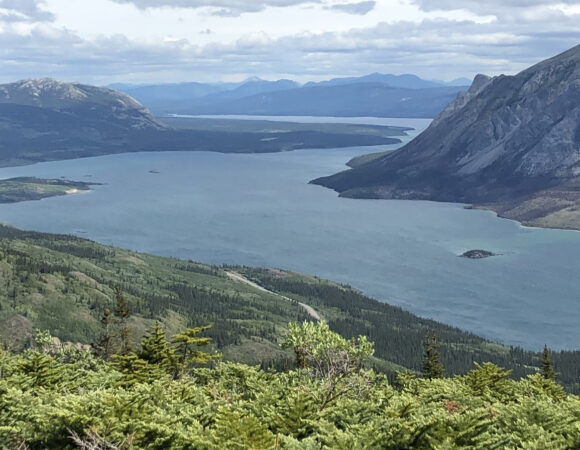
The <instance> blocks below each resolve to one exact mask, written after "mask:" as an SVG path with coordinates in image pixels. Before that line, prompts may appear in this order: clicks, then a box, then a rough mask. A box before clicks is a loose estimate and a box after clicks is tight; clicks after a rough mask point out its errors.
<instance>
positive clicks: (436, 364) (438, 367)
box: [423, 332, 445, 379]
mask: <svg viewBox="0 0 580 450" xmlns="http://www.w3.org/2000/svg"><path fill="white" fill-rule="evenodd" d="M424 346H425V354H424V360H423V377H424V378H428V379H433V378H443V377H444V376H445V370H444V369H443V364H442V363H441V355H440V354H439V343H438V342H437V336H436V335H435V332H430V333H429V332H428V333H427V334H426V335H425V344H424Z"/></svg>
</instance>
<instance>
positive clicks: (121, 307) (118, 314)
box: [113, 286, 131, 355]
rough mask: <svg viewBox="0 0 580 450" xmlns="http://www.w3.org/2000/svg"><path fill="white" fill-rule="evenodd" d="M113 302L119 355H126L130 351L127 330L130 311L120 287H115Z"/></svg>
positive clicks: (129, 337)
mask: <svg viewBox="0 0 580 450" xmlns="http://www.w3.org/2000/svg"><path fill="white" fill-rule="evenodd" d="M115 301H116V304H115V309H114V310H113V315H114V316H115V318H116V319H117V321H118V327H119V331H118V337H119V354H121V355H126V354H128V353H129V352H130V351H131V329H130V328H129V317H130V315H131V310H130V309H129V305H128V304H127V301H126V300H125V297H124V296H123V291H122V290H121V287H120V286H116V287H115Z"/></svg>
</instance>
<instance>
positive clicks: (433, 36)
mask: <svg viewBox="0 0 580 450" xmlns="http://www.w3.org/2000/svg"><path fill="white" fill-rule="evenodd" d="M578 44H580V0H562V1H559V0H461V1H460V0H362V1H361V0H0V55H1V57H0V64H1V70H0V82H10V81H15V80H19V79H25V78H37V77H54V78H58V79H61V80H64V81H79V82H84V83H92V84H101V85H102V84H109V83H114V82H123V83H135V84H147V83H162V82H182V81H200V82H216V81H241V80H243V79H245V78H247V77H251V76H259V77H261V78H265V79H279V78H291V79H294V80H297V81H299V82H306V81H310V80H315V81H318V80H323V79H329V78H333V77H338V76H358V75H364V74H368V73H372V72H380V73H393V74H402V73H414V74H417V75H419V76H421V77H422V78H425V79H438V80H446V81H450V80H452V79H454V78H458V77H467V78H472V77H473V76H474V75H476V74H477V73H485V74H488V75H498V74H500V73H505V74H514V73H517V72H519V71H520V70H522V69H524V68H526V67H528V66H530V65H532V64H534V63H536V62H539V61H541V60H542V59H545V58H548V57H550V56H553V55H556V54H557V53H560V52H562V51H564V50H567V49H568V48H570V47H573V46H574V45H578Z"/></svg>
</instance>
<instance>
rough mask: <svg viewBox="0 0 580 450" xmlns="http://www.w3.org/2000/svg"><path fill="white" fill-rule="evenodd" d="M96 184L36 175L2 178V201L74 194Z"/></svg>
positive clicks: (0, 193)
mask: <svg viewBox="0 0 580 450" xmlns="http://www.w3.org/2000/svg"><path fill="white" fill-rule="evenodd" d="M96 184H98V183H85V182H82V181H70V180H62V179H44V178H35V177H18V178H8V179H6V180H0V203H17V202H25V201H28V200H40V199H43V198H47V197H55V196H57V195H66V194H74V193H77V192H79V191H89V190H90V186H92V185H96Z"/></svg>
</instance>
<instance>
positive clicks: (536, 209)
mask: <svg viewBox="0 0 580 450" xmlns="http://www.w3.org/2000/svg"><path fill="white" fill-rule="evenodd" d="M579 174H580V46H576V47H574V48H572V49H570V50H568V51H566V52H564V53H562V54H560V55H558V56H555V57H553V58H551V59H548V60H546V61H543V62H541V63H539V64H536V65H535V66H533V67H530V68H529V69H527V70H524V71H523V72H521V73H519V74H517V75H515V76H504V75H500V76H498V77H494V78H489V77H486V76H483V75H479V76H477V77H476V78H475V80H474V82H473V84H472V86H471V87H470V89H469V90H468V91H467V92H466V93H460V94H459V95H458V96H457V98H456V100H455V101H454V102H453V103H451V104H450V105H449V106H448V107H447V108H446V109H445V110H444V111H443V112H442V113H441V114H439V116H438V117H437V118H436V119H435V120H434V121H433V123H432V124H431V126H430V127H429V128H428V129H427V130H425V131H424V132H423V133H422V134H420V135H419V136H418V137H417V138H415V139H414V140H413V141H412V142H410V143H409V144H407V145H406V146H404V147H403V148H401V149H400V150H398V151H396V152H393V153H390V154H387V155H385V156H382V157H381V158H378V159H375V160H372V161H370V162H369V163H367V164H363V165H362V166H358V167H356V168H355V169H352V170H348V171H345V172H342V173H339V174H336V175H333V176H330V177H324V178H319V179H317V180H314V181H313V183H315V184H321V185H323V186H327V187H330V188H333V189H335V190H336V191H338V192H340V193H341V195H342V196H345V197H357V198H359V197H360V198H395V199H423V200H436V201H449V202H464V203H473V204H475V205H479V206H483V207H487V208H490V209H493V210H494V211H497V212H498V213H499V214H500V215H502V216H505V217H508V218H513V219H516V220H519V221H522V222H524V223H526V224H533V225H538V226H547V227H562V228H575V229H580V179H579V177H578V175H579Z"/></svg>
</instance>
